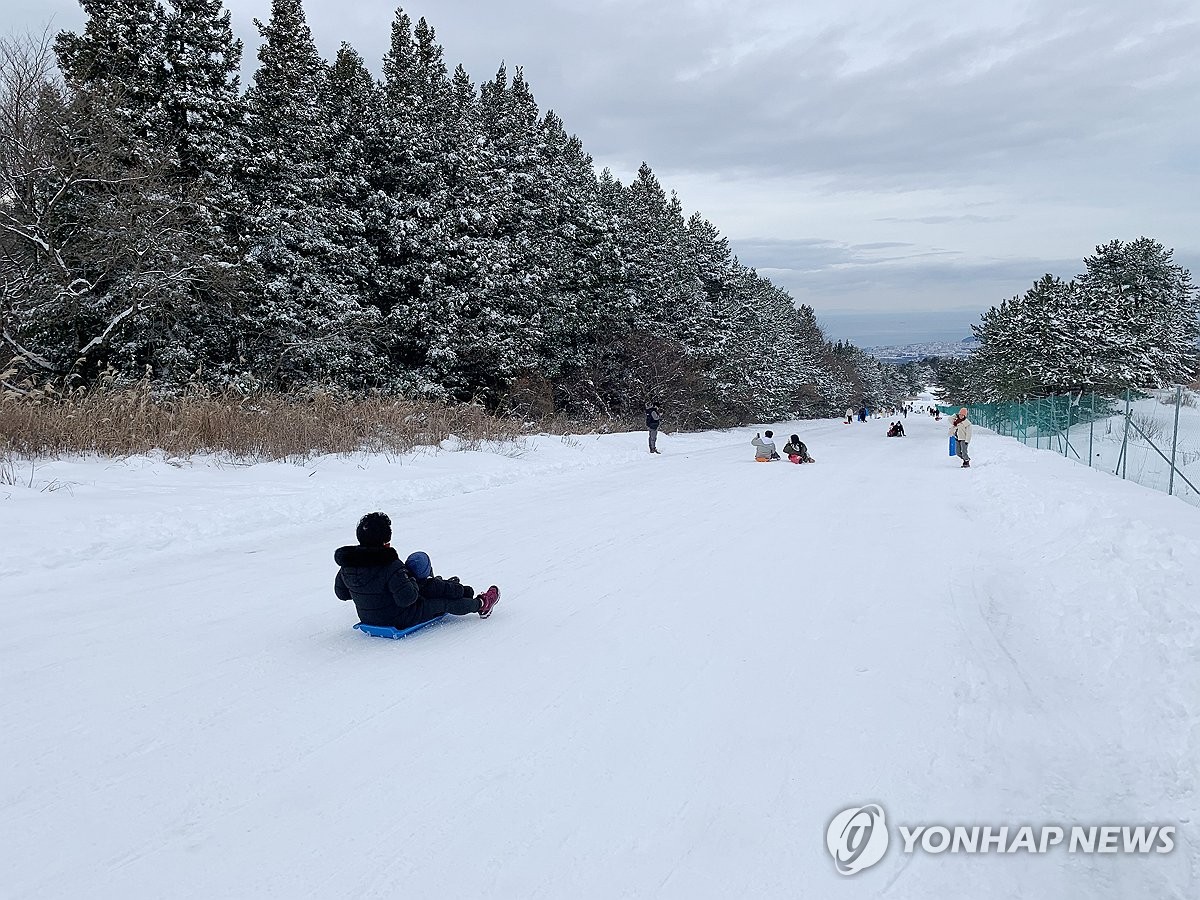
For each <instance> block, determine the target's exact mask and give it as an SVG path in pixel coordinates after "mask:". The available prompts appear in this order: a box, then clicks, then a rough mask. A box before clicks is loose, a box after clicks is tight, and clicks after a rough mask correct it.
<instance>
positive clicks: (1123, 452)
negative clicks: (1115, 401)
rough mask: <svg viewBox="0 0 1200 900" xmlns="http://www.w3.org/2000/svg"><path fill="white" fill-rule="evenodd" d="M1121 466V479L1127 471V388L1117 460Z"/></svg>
mask: <svg viewBox="0 0 1200 900" xmlns="http://www.w3.org/2000/svg"><path fill="white" fill-rule="evenodd" d="M1117 463H1118V464H1119V465H1120V466H1121V477H1122V478H1124V477H1125V473H1126V472H1128V471H1129V388H1125V436H1124V437H1122V438H1121V455H1120V457H1118V459H1117Z"/></svg>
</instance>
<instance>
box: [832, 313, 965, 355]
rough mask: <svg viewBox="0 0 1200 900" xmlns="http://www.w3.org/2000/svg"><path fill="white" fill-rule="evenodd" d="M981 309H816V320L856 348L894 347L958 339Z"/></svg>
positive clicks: (839, 339) (837, 339) (960, 338)
mask: <svg viewBox="0 0 1200 900" xmlns="http://www.w3.org/2000/svg"><path fill="white" fill-rule="evenodd" d="M980 314H981V311H978V310H971V309H967V310H962V309H955V310H942V311H938V312H925V311H922V312H881V313H869V312H826V313H823V312H820V311H819V310H818V312H817V321H818V322H820V323H821V328H822V329H823V330H824V332H825V337H827V338H828V339H829V340H831V341H850V342H852V343H854V344H856V345H857V346H859V347H896V346H903V345H904V344H919V343H924V342H926V341H961V340H962V339H963V338H967V337H970V336H971V334H972V331H971V326H972V325H976V324H978V323H979V316H980Z"/></svg>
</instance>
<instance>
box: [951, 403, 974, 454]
mask: <svg viewBox="0 0 1200 900" xmlns="http://www.w3.org/2000/svg"><path fill="white" fill-rule="evenodd" d="M950 433H951V434H952V435H954V439H955V440H956V441H957V442H958V455H959V458H961V459H962V461H963V464H962V468H964V469H969V468H971V457H970V455H969V454H968V453H967V444H969V443H971V420H970V419H968V418H967V408H966V407H965V406H964V407H963V408H962V409H960V410H959V411H958V415H956V416H955V417H954V418H953V419H951V420H950Z"/></svg>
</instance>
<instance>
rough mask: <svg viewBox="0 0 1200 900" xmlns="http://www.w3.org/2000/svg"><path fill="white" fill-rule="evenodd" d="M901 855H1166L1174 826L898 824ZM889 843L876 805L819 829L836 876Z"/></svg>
mask: <svg viewBox="0 0 1200 900" xmlns="http://www.w3.org/2000/svg"><path fill="white" fill-rule="evenodd" d="M896 831H897V832H898V835H899V838H900V841H899V847H900V852H901V853H906V854H912V853H917V852H921V853H928V854H930V855H934V856H936V855H938V854H940V853H959V854H981V853H983V854H989V855H991V854H1000V853H1003V854H1022V853H1023V854H1032V855H1039V854H1043V853H1051V852H1056V851H1057V852H1065V853H1105V854H1110V853H1125V854H1140V855H1143V856H1146V855H1149V854H1161V853H1170V852H1171V851H1172V850H1174V849H1175V826H1174V825H1019V826H1009V825H928V824H926V825H898V826H896ZM890 842H891V839H890V835H889V832H888V824H887V815H886V814H885V813H884V811H883V807H882V806H880V805H879V804H877V803H868V804H865V805H863V806H852V807H850V808H849V809H844V810H842V811H841V812H840V813H838V814H837V815H836V816H834V817H833V818H832V819H831V820H830V822H829V826H828V827H827V828H826V829H825V846H826V847H828V848H829V854H830V856H832V857H833V864H834V867H835V868H836V869H837V870H838V872H839V873H840V874H842V875H854V874H856V873H858V872H861V871H863V870H864V869H869V868H870V867H871V866H873V865H875V864H876V863H878V862H879V861H880V860H881V859H883V857H884V855H885V854H886V853H887V849H888V844H889V843H890Z"/></svg>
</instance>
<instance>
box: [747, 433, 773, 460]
mask: <svg viewBox="0 0 1200 900" xmlns="http://www.w3.org/2000/svg"><path fill="white" fill-rule="evenodd" d="M774 436H775V435H774V434H772V433H771V432H770V431H768V432H767V439H766V440H765V441H764V440H763V436H762V435H761V434H756V435H754V437H753V438H752V439H751V441H750V443H751V444H753V445H754V446H755V447H756V448H757V449H756V450H755V451H754V461H755V462H770V461H771V460H773V459H779V454H778V453H776V452H775V442H774V441H773V440H771V438H773V437H774Z"/></svg>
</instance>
